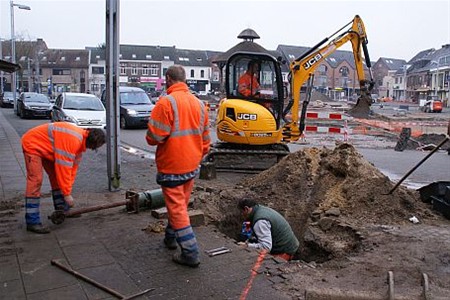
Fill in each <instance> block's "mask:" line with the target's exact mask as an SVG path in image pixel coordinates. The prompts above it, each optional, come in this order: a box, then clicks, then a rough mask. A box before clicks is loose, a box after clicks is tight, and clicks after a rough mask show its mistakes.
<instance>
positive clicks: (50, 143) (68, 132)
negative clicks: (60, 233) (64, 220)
mask: <svg viewBox="0 0 450 300" xmlns="http://www.w3.org/2000/svg"><path fill="white" fill-rule="evenodd" d="M105 141H106V138H105V133H104V132H103V130H101V129H81V128H78V127H77V126H75V125H73V124H70V123H66V122H58V123H48V124H43V125H39V126H36V127H34V128H32V129H30V130H29V131H27V132H26V133H25V134H24V135H23V137H22V149H23V155H24V158H25V166H26V169H27V187H26V191H25V210H26V212H25V221H26V223H27V230H28V231H31V232H35V233H49V232H50V230H49V228H48V227H46V226H44V225H42V223H41V219H40V215H39V204H40V197H41V186H42V178H43V177H42V173H43V172H42V169H44V170H45V172H46V173H47V175H48V177H49V180H50V185H51V188H52V198H53V204H54V207H55V210H65V211H68V210H69V209H70V207H72V206H73V205H74V200H73V198H72V196H71V193H72V186H73V183H74V181H75V177H76V174H77V169H78V164H79V163H80V160H81V155H82V153H83V152H85V151H86V148H89V149H92V150H95V149H97V148H99V147H101V146H102V145H103V144H105Z"/></svg>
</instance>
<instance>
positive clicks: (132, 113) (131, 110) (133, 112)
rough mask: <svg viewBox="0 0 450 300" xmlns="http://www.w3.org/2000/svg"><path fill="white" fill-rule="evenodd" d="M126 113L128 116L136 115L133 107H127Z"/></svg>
mask: <svg viewBox="0 0 450 300" xmlns="http://www.w3.org/2000/svg"><path fill="white" fill-rule="evenodd" d="M127 114H128V115H129V116H135V115H137V111H135V110H134V109H127Z"/></svg>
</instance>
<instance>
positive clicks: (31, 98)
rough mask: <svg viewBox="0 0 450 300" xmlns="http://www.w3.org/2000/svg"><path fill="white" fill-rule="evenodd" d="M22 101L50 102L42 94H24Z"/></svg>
mask: <svg viewBox="0 0 450 300" xmlns="http://www.w3.org/2000/svg"><path fill="white" fill-rule="evenodd" d="M24 101H25V102H39V103H50V101H49V100H48V98H47V97H46V96H45V95H42V94H35V95H25V98H24Z"/></svg>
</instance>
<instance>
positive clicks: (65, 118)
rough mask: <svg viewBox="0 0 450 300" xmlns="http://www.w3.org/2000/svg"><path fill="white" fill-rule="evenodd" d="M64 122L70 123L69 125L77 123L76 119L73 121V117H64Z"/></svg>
mask: <svg viewBox="0 0 450 300" xmlns="http://www.w3.org/2000/svg"><path fill="white" fill-rule="evenodd" d="M64 121H66V122H71V123H75V124H76V123H77V119H75V118H74V117H72V116H64Z"/></svg>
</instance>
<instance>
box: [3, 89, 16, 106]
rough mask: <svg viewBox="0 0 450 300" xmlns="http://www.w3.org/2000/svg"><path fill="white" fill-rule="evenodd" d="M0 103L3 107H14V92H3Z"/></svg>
mask: <svg viewBox="0 0 450 300" xmlns="http://www.w3.org/2000/svg"><path fill="white" fill-rule="evenodd" d="M1 100H2V101H1V102H0V105H1V106H2V107H14V95H13V92H3V97H2V99H1Z"/></svg>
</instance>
